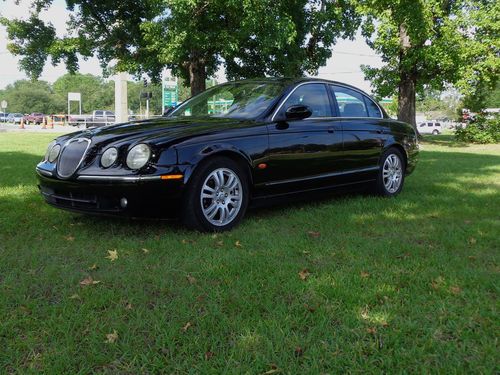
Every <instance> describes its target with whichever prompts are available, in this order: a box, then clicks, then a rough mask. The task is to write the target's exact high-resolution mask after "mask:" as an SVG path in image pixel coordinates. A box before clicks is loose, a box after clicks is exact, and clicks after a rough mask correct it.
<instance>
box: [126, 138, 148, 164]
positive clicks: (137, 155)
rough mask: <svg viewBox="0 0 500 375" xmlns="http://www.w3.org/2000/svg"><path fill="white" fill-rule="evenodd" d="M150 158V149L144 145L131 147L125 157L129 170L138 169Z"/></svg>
mask: <svg viewBox="0 0 500 375" xmlns="http://www.w3.org/2000/svg"><path fill="white" fill-rule="evenodd" d="M150 157H151V149H150V148H149V146H148V145H145V144H144V143H141V144H138V145H137V146H134V147H132V149H131V150H130V151H129V152H128V155H127V166H128V167H129V168H130V169H140V168H142V167H144V166H145V165H146V163H147V162H148V161H149V158H150Z"/></svg>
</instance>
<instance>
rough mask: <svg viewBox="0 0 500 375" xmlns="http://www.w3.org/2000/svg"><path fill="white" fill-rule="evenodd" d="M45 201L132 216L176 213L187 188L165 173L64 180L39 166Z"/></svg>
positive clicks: (91, 212) (85, 210)
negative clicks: (160, 174) (163, 178)
mask: <svg viewBox="0 0 500 375" xmlns="http://www.w3.org/2000/svg"><path fill="white" fill-rule="evenodd" d="M37 176H38V181H39V184H38V187H39V190H40V193H41V194H42V196H43V198H44V199H45V201H46V202H47V203H48V204H50V205H52V206H54V207H57V208H61V209H64V210H69V211H76V212H82V213H90V214H103V215H113V216H128V217H175V216H177V215H176V214H177V213H178V212H179V208H180V202H181V200H182V195H183V191H184V182H183V181H182V180H162V179H161V176H159V175H158V176H75V177H74V178H72V179H67V180H63V179H60V178H58V177H57V176H54V175H52V173H51V172H50V171H46V170H44V169H40V168H37Z"/></svg>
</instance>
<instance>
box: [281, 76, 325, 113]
mask: <svg viewBox="0 0 500 375" xmlns="http://www.w3.org/2000/svg"><path fill="white" fill-rule="evenodd" d="M304 85H323V86H324V85H325V82H302V83H299V84H298V85H297V86H295V87H294V88H293V90H292V91H290V92H289V93H288V95H287V96H286V97H285V99H283V100H282V101H281V103H280V105H279V106H278V107H277V108H276V109H275V110H274V113H273V115H272V117H271V121H274V118H275V117H276V115H277V114H278V112H279V111H280V110H281V107H283V105H284V104H285V102H286V101H287V100H288V98H289V97H290V96H291V95H292V94H293V93H294V92H295V90H297V89H298V88H299V87H301V86H304ZM326 94H327V95H328V91H327V92H326ZM328 101H330V99H328ZM331 109H332V112H333V108H331ZM331 117H332V116H325V117H308V118H307V119H309V120H315V119H327V118H331Z"/></svg>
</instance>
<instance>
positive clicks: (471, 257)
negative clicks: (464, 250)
mask: <svg viewBox="0 0 500 375" xmlns="http://www.w3.org/2000/svg"><path fill="white" fill-rule="evenodd" d="M467 258H469V259H470V260H476V259H477V257H476V256H474V255H469V256H468V257H467Z"/></svg>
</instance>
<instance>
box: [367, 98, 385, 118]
mask: <svg viewBox="0 0 500 375" xmlns="http://www.w3.org/2000/svg"><path fill="white" fill-rule="evenodd" d="M364 98H365V104H366V108H367V109H368V116H369V117H373V118H382V117H383V116H382V112H381V111H380V108H379V107H378V105H377V104H375V102H374V101H373V100H371V99H370V98H368V97H367V96H365V97H364Z"/></svg>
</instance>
